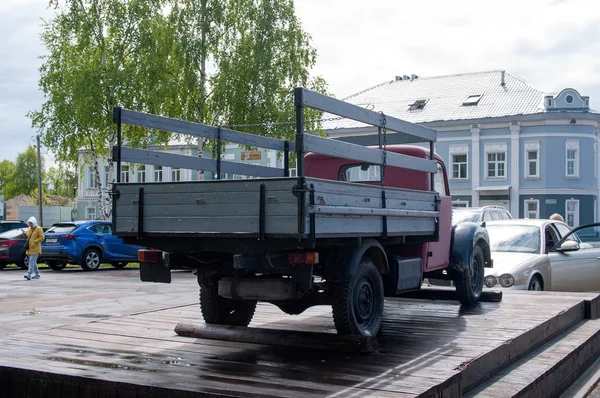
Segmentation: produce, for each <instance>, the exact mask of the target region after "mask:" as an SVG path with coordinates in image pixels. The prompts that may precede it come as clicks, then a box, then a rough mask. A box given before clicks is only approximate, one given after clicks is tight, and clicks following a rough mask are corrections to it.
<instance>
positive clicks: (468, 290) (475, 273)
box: [455, 245, 485, 306]
mask: <svg viewBox="0 0 600 398" xmlns="http://www.w3.org/2000/svg"><path fill="white" fill-rule="evenodd" d="M484 261H485V260H484V258H483V250H481V247H479V245H476V246H475V247H474V248H473V258H472V260H471V267H470V269H469V270H468V271H467V270H465V272H463V274H462V275H459V276H458V277H457V278H456V280H455V282H456V292H457V293H458V299H459V301H460V303H461V304H462V305H464V306H473V305H475V304H477V302H478V301H479V297H480V296H481V292H482V291H483V275H484V272H485V270H484Z"/></svg>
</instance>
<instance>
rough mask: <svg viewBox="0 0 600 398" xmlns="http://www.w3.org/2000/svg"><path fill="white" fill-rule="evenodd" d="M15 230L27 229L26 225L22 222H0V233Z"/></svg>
mask: <svg viewBox="0 0 600 398" xmlns="http://www.w3.org/2000/svg"><path fill="white" fill-rule="evenodd" d="M17 228H27V223H26V222H23V221H0V233H3V232H6V231H10V230H11V229H17Z"/></svg>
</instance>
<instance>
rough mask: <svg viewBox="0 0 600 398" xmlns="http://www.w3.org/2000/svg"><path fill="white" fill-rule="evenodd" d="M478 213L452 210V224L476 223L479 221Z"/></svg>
mask: <svg viewBox="0 0 600 398" xmlns="http://www.w3.org/2000/svg"><path fill="white" fill-rule="evenodd" d="M479 214H480V213H479V212H478V211H469V210H454V211H453V212H452V224H458V223H461V222H468V221H472V222H478V221H479Z"/></svg>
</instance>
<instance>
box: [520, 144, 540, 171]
mask: <svg viewBox="0 0 600 398" xmlns="http://www.w3.org/2000/svg"><path fill="white" fill-rule="evenodd" d="M533 152H535V154H536V157H535V174H530V171H531V168H530V166H531V163H532V162H533V161H532V160H531V159H529V154H530V153H533ZM524 156H525V159H524V160H523V165H524V171H525V176H524V178H526V179H539V178H540V143H539V141H530V142H525V151H524Z"/></svg>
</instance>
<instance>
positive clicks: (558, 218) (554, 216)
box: [550, 213, 565, 222]
mask: <svg viewBox="0 0 600 398" xmlns="http://www.w3.org/2000/svg"><path fill="white" fill-rule="evenodd" d="M550 219H551V220H554V221H562V222H565V219H564V218H563V217H562V216H561V215H560V214H558V213H554V214H552V215H551V216H550Z"/></svg>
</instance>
